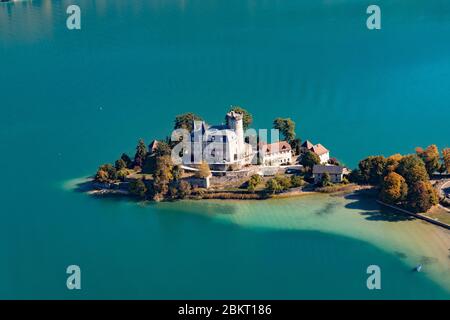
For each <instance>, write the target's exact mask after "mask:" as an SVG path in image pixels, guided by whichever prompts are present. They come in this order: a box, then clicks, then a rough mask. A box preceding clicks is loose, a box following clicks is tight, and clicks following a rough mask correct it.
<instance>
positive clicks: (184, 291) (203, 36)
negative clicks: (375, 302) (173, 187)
mask: <svg viewBox="0 0 450 320" xmlns="http://www.w3.org/2000/svg"><path fill="white" fill-rule="evenodd" d="M69 4H78V5H79V6H80V7H81V10H82V29H81V30H80V31H69V30H68V29H67V28H66V18H67V14H66V8H67V6H68V5H69ZM377 4H379V5H380V7H381V10H382V29H381V30H379V31H369V30H368V29H367V28H366V18H367V15H366V13H365V12H366V6H367V3H366V2H363V1H359V0H343V1H290V0H285V1H275V0H273V1H257V0H227V1H225V0H220V1H219V0H208V1H199V0H198V1H190V0H185V1H182V0H179V1H175V0H173V1H171V0H167V1H150V0H149V1H142V0H130V1H119V0H108V1H102V0H97V1H95V2H94V1H70V2H69V1H32V2H28V1H23V2H16V3H10V4H0V111H1V116H0V145H1V148H2V153H1V157H0V167H1V168H2V169H3V170H2V176H3V179H2V182H1V183H0V194H1V202H0V217H1V222H0V298H43V299H47V298H62V299H70V298H86V299H89V298H179V299H187V298H307V299H308V298H325V299H333V298H343V299H346V298H361V299H392V298H401V299H410V298H411V299H416V298H425V299H429V298H437V299H449V298H450V257H449V256H450V251H449V249H450V234H449V232H447V231H445V230H443V229H440V228H436V227H434V226H430V225H427V224H425V223H423V222H418V221H411V220H407V219H405V218H404V217H398V216H393V213H392V212H388V211H380V208H379V207H378V206H377V205H375V204H374V203H373V201H371V200H368V199H360V198H357V197H354V196H349V197H346V198H343V197H329V196H311V197H310V196H308V197H303V198H296V199H289V200H276V201H275V200H270V201H257V202H246V201H242V202H234V201H229V202H224V201H222V202H220V201H210V202H206V201H205V202H194V201H186V202H176V203H160V204H137V203H134V202H130V201H126V200H117V199H95V198H92V197H89V196H87V195H85V194H81V193H77V192H75V191H74V190H73V186H74V184H75V183H76V181H74V180H73V179H77V178H80V177H85V176H88V175H90V174H92V173H93V172H94V171H95V170H96V168H97V166H98V165H99V164H101V163H105V162H111V161H114V160H115V159H116V158H117V157H119V156H120V154H121V153H122V152H130V153H132V152H133V149H134V146H135V144H136V142H137V139H138V138H140V137H142V138H145V139H146V141H147V142H150V140H152V139H154V138H163V137H165V136H166V135H167V134H169V132H170V130H171V128H172V124H173V119H174V117H175V116H176V115H177V114H179V113H182V112H186V111H192V112H196V113H198V114H200V115H202V116H203V117H204V118H205V119H207V120H208V121H209V122H211V123H220V122H222V121H223V117H224V114H225V112H226V110H227V108H228V107H229V105H231V104H238V105H241V106H243V107H245V108H247V109H248V110H249V111H250V112H252V113H253V116H254V124H255V126H256V127H258V128H270V126H271V123H272V120H273V119H274V118H275V117H277V116H283V117H292V119H293V120H294V121H295V122H296V123H297V133H298V135H299V136H300V137H301V138H302V139H310V140H312V141H313V142H315V143H318V142H320V143H322V144H323V145H325V146H326V147H327V148H329V149H330V150H331V153H332V156H334V157H337V158H339V159H341V160H342V161H343V162H344V163H346V164H347V165H349V166H354V165H356V163H357V161H358V160H359V159H361V158H363V157H365V156H367V155H370V154H384V155H390V154H392V153H396V152H400V153H408V152H412V151H413V149H414V147H416V146H426V145H429V144H431V143H435V144H437V145H438V146H439V147H440V148H442V147H446V146H449V145H450V126H449V119H450V90H449V89H450V58H449V57H450V41H449V36H450V2H449V1H446V0H435V1H417V0H413V1H408V2H405V1H400V0H398V1H377ZM419 263H422V264H423V265H424V268H423V272H421V273H415V272H412V271H411V270H412V268H413V267H414V266H415V265H417V264H419ZM71 264H76V265H79V266H80V267H81V270H82V290H80V291H77V292H74V291H69V290H67V288H66V278H67V274H66V273H65V270H66V267H67V266H68V265H71ZM372 264H375V265H379V266H380V267H381V272H382V289H381V290H374V291H370V290H368V289H367V287H366V279H367V276H368V275H367V274H366V268H367V266H369V265H372Z"/></svg>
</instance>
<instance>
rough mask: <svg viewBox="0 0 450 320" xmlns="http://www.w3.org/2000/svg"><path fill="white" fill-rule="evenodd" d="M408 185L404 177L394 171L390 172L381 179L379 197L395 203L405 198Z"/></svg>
mask: <svg viewBox="0 0 450 320" xmlns="http://www.w3.org/2000/svg"><path fill="white" fill-rule="evenodd" d="M407 194H408V185H407V184H406V181H405V179H404V178H403V177H402V176H401V175H399V174H398V173H395V172H390V173H388V175H387V176H386V177H384V179H383V184H382V187H381V193H380V198H381V200H383V201H384V202H387V203H391V204H395V203H398V202H403V201H405V200H406V196H407Z"/></svg>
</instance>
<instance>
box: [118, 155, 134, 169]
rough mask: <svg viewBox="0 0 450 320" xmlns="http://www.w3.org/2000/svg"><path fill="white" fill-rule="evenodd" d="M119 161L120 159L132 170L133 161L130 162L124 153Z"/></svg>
mask: <svg viewBox="0 0 450 320" xmlns="http://www.w3.org/2000/svg"><path fill="white" fill-rule="evenodd" d="M120 159H122V160H123V161H124V162H125V164H126V165H127V168H128V169H132V168H133V161H131V158H130V157H129V156H128V155H127V154H126V153H122V155H121V156H120Z"/></svg>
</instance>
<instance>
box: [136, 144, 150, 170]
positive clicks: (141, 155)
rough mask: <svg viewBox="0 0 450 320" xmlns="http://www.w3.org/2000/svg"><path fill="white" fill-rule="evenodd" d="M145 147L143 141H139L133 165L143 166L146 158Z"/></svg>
mask: <svg viewBox="0 0 450 320" xmlns="http://www.w3.org/2000/svg"><path fill="white" fill-rule="evenodd" d="M147 153H148V152H147V146H146V145H145V142H144V140H142V139H140V140H139V142H138V145H137V146H136V154H135V156H134V165H135V166H137V167H141V168H142V166H143V165H144V161H145V158H146V157H147Z"/></svg>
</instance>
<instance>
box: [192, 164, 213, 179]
mask: <svg viewBox="0 0 450 320" xmlns="http://www.w3.org/2000/svg"><path fill="white" fill-rule="evenodd" d="M210 175H211V170H210V169H209V164H208V163H206V162H205V161H203V162H202V163H201V164H200V166H199V168H198V171H197V172H196V173H195V176H196V177H197V178H207V177H209V176H210Z"/></svg>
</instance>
